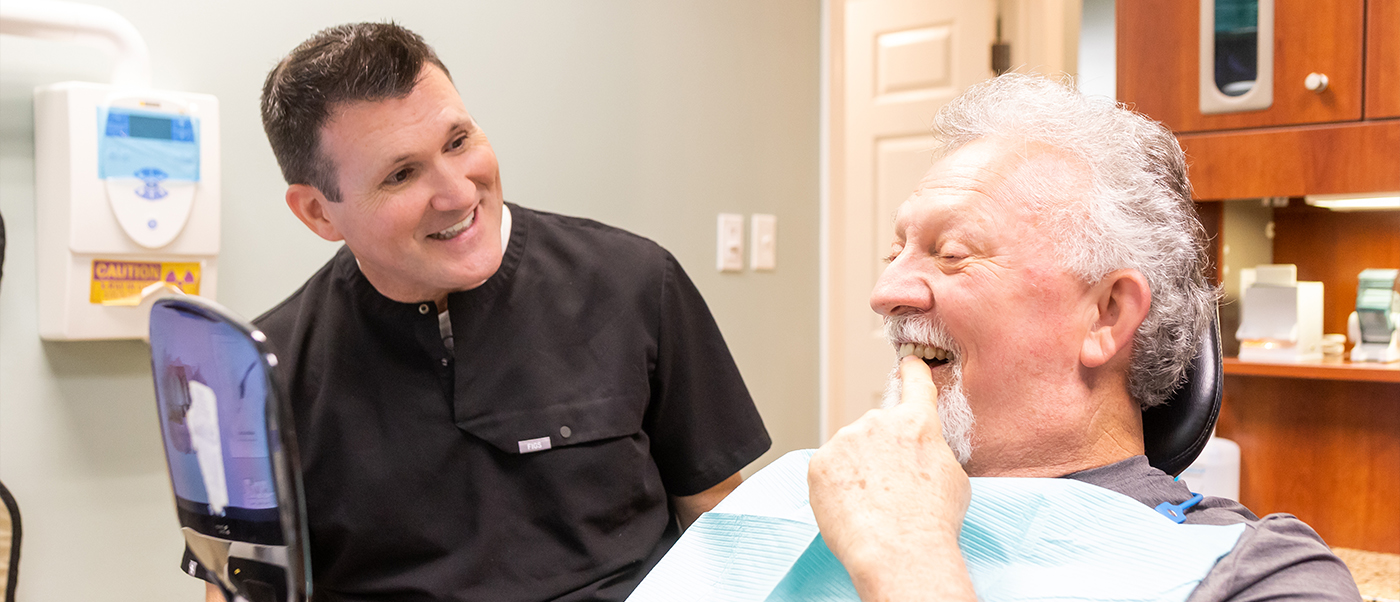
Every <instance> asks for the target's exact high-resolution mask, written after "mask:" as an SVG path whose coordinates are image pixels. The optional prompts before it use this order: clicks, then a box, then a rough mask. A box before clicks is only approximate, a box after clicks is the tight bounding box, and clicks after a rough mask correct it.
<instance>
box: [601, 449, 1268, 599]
mask: <svg viewBox="0 0 1400 602" xmlns="http://www.w3.org/2000/svg"><path fill="white" fill-rule="evenodd" d="M812 452H813V450H803V451H795V452H791V453H789V454H787V455H785V456H783V457H782V458H779V459H778V460H777V461H776V462H774V463H772V464H771V465H769V466H768V467H767V468H764V469H763V470H761V471H759V472H758V474H755V475H754V476H753V477H752V478H750V479H749V480H747V481H745V482H744V484H743V485H741V486H740V487H739V488H738V489H737V490H735V491H734V493H732V494H730V495H729V497H727V498H725V500H724V501H723V502H720V504H719V505H718V506H716V507H715V509H714V510H712V511H710V512H708V513H706V514H704V515H702V516H701V517H700V519H699V520H697V521H695V524H693V525H691V526H690V528H689V529H687V530H686V532H685V535H683V536H682V537H681V539H680V541H678V542H677V543H676V545H675V546H674V547H672V548H671V551H670V552H669V553H667V554H666V557H665V558H662V559H661V562H660V563H658V564H657V566H656V568H655V569H653V570H652V572H651V573H650V574H649V575H647V577H646V579H645V580H644V581H642V583H641V585H640V586H639V587H638V588H637V590H636V591H635V592H633V594H632V596H631V597H630V598H628V601H629V602H660V601H666V602H673V601H686V600H695V601H707V602H709V601H724V602H779V601H782V602H787V601H792V602H797V601H804V602H827V601H831V602H856V601H858V600H859V598H858V597H857V596H856V591H855V587H854V586H853V585H852V584H851V579H850V576H849V575H848V574H847V573H846V570H845V568H843V567H842V566H841V563H840V562H838V561H837V560H836V557H835V556H832V554H831V551H830V550H828V549H827V547H826V544H825V543H824V542H823V541H822V538H821V534H820V533H819V532H818V530H817V523H816V519H815V518H814V517H813V516H812V510H811V507H810V505H809V504H808V499H807V463H808V461H809V460H810V459H811V456H812ZM1244 528H1245V526H1244V525H1243V524H1236V525H1228V526H1214V525H1184V524H1177V523H1175V522H1173V521H1172V520H1171V519H1169V518H1167V517H1166V516H1163V515H1162V514H1159V513H1158V512H1156V511H1154V510H1153V509H1151V508H1148V507H1147V506H1145V505H1143V504H1142V503H1140V502H1138V501H1137V500H1134V499H1132V498H1129V497H1127V496H1125V495H1122V494H1119V493H1116V492H1113V491H1109V490H1107V489H1103V488H1101V487H1096V486H1094V485H1089V484H1087V483H1081V482H1079V481H1075V480H1072V479H1015V478H973V479H972V503H971V504H970V506H969V507H968V511H967V516H966V518H965V519H964V520H963V528H962V536H961V539H960V540H959V544H960V547H961V548H962V554H963V559H964V561H965V562H966V564H967V568H968V572H969V573H970V574H971V577H972V586H973V588H974V589H975V590H976V592H977V599H978V600H981V601H983V602H989V601H1009V600H1018V601H1020V600H1075V601H1088V600H1160V601H1175V602H1180V601H1184V600H1186V598H1187V597H1188V596H1189V595H1190V594H1191V592H1192V591H1193V590H1195V589H1196V586H1197V585H1199V584H1200V582H1201V579H1203V578H1205V576H1206V574H1207V573H1209V572H1210V570H1211V568H1213V567H1214V566H1215V563H1216V562H1217V561H1219V560H1220V558H1221V557H1223V556H1225V555H1226V554H1228V553H1229V552H1230V550H1231V549H1232V548H1234V546H1235V542H1236V541H1238V540H1239V537H1240V534H1241V533H1243V532H1244Z"/></svg>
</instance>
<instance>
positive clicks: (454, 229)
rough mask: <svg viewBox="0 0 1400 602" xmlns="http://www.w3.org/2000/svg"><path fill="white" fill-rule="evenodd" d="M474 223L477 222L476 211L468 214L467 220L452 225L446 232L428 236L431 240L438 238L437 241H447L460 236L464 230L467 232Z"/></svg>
mask: <svg viewBox="0 0 1400 602" xmlns="http://www.w3.org/2000/svg"><path fill="white" fill-rule="evenodd" d="M474 221H476V212H475V211H473V212H471V213H468V214H467V217H466V219H463V220H462V221H460V222H457V223H455V224H452V225H451V226H448V227H447V228H446V229H444V230H443V231H441V232H434V233H432V234H429V235H428V236H429V237H431V238H437V239H440V240H446V239H449V238H452V237H453V236H456V235H458V234H460V233H461V232H462V231H463V230H466V229H467V228H468V227H470V226H471V225H472V222H474Z"/></svg>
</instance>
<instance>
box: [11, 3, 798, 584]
mask: <svg viewBox="0 0 1400 602" xmlns="http://www.w3.org/2000/svg"><path fill="white" fill-rule="evenodd" d="M94 4H100V5H103V6H108V7H111V8H113V9H115V10H117V11H118V12H120V13H121V14H123V15H124V16H125V17H126V18H127V19H129V20H130V21H131V22H132V23H133V24H134V25H135V26H136V27H137V29H139V30H140V31H141V32H142V34H143V35H144V37H145V39H146V42H147V44H148V45H149V46H150V49H151V56H152V67H153V72H154V74H155V81H154V84H155V86H156V87H158V88H167V89H180V90H188V91H195V92H206V93H211V94H214V95H216V96H218V97H219V99H220V102H221V103H222V116H221V118H222V127H223V148H222V152H223V163H222V169H223V234H222V235H223V251H222V253H221V255H220V266H219V267H220V281H219V292H220V295H219V301H220V302H222V303H223V304H225V305H227V306H228V307H230V308H232V309H233V310H235V311H237V312H239V313H242V314H243V315H245V316H250V317H251V316H255V315H257V314H259V313H261V312H263V311H264V310H266V309H267V308H269V307H270V306H272V305H273V304H274V303H276V302H277V301H279V300H280V299H282V298H283V297H285V296H286V295H287V294H289V293H290V292H292V290H294V289H295V288H296V286H298V285H299V284H300V283H301V282H302V281H303V280H304V279H305V278H306V277H307V276H308V275H310V274H311V272H313V271H314V270H315V269H316V268H318V267H319V266H320V265H321V263H323V262H324V261H325V260H326V259H327V258H328V257H329V256H330V254H331V253H332V252H333V251H334V248H335V247H334V245H331V244H329V243H325V242H322V241H320V240H319V239H317V238H315V237H314V236H313V235H312V234H311V233H310V232H307V231H306V230H305V229H304V227H303V226H302V225H301V224H300V223H299V222H297V221H296V220H295V218H293V217H292V215H291V214H290V213H289V212H288V211H287V210H286V209H285V207H284V205H283V204H282V191H283V189H284V185H283V183H282V180H281V177H280V175H279V173H278V171H277V167H276V164H275V162H274V160H273V158H272V154H271V152H270V150H269V149H268V146H267V142H266V140H265V139H264V137H263V134H262V129H261V126H260V125H259V121H258V117H257V107H256V103H257V93H258V90H259V88H260V86H261V83H262V78H263V76H264V74H265V73H266V71H267V69H268V68H270V67H271V66H272V65H273V64H274V62H275V61H276V60H277V59H278V58H279V57H280V56H281V55H282V54H283V53H285V52H286V51H287V50H289V49H291V47H293V46H294V45H295V44H296V43H298V42H299V41H301V40H302V39H303V38H305V37H306V36H308V35H309V34H311V33H312V32H313V31H315V30H316V29H319V28H321V27H325V26H329V25H333V24H337V23H341V22H346V21H355V20H382V19H389V18H392V19H394V20H396V21H398V22H400V23H402V24H404V25H406V26H408V27H410V28H412V29H414V30H416V31H418V32H419V33H421V34H423V35H424V36H425V37H426V38H427V39H428V40H429V42H431V43H432V44H434V46H435V47H436V48H437V50H438V52H439V53H440V54H441V56H442V58H443V59H444V62H446V63H447V65H448V66H449V68H451V69H452V72H453V75H454V77H455V79H456V81H457V84H458V87H459V89H460V90H461V91H462V95H463V97H464V98H465V99H466V102H467V107H468V109H469V110H471V111H472V113H473V114H474V115H475V117H476V118H477V119H478V120H479V121H480V122H481V123H482V125H483V127H484V128H485V129H486V131H487V133H488V134H489V135H490V136H491V138H492V141H493V144H494V145H495V148H496V151H497V153H498V155H499V157H500V161H501V165H502V176H503V178H504V185H505V191H506V198H507V199H508V200H511V201H513V202H516V203H520V204H523V205H526V206H530V207H536V208H541V209H546V210H552V211H559V212H564V213H571V214H577V215H586V216H589V217H593V218H596V219H599V220H602V221H605V222H608V223H611V224H614V225H618V226H621V227H624V228H628V229H630V230H633V231H635V232H638V233H640V234H643V235H645V236H648V237H651V238H653V239H655V240H657V241H658V242H660V243H661V244H662V245H664V246H666V247H667V248H669V249H670V250H671V251H672V252H673V253H674V254H675V255H676V256H677V257H678V258H679V259H680V261H681V263H682V264H683V265H684V266H685V267H686V269H687V270H688V271H689V272H690V274H691V277H692V278H693V279H694V280H695V281H696V284H697V285H698V286H699V287H700V289H701V291H702V292H703V293H704V294H705V297H706V299H707V300H708V301H709V303H710V306H711V309H712V310H713V311H714V313H715V316H716V318H717V319H718V321H719V324H720V327H721V328H722V329H723V331H724V333H725V336H726V338H727V339H728V341H729V343H730V346H731V348H732V350H733V352H734V355H735V357H736V358H737V359H738V362H739V366H740V369H741V370H742V371H743V374H744V377H745V379H746V381H747V382H748V384H749V387H750V390H751V391H752V392H753V395H754V397H755V399H757V400H758V404H759V409H760V411H761V412H762V413H763V415H764V418H765V420H766V421H767V424H768V427H769V431H770V432H771V433H772V434H773V438H774V451H773V452H770V454H769V455H767V456H765V457H764V458H763V459H762V460H761V461H760V463H766V462H767V461H768V460H771V459H772V458H774V457H776V454H777V453H779V452H782V451H787V450H791V449H797V448H803V447H811V446H814V445H815V444H816V441H817V380H818V379H817V331H816V328H817V272H818V241H817V232H818V223H817V222H818V215H819V212H818V173H817V172H818V131H819V123H818V121H819V117H818V106H819V78H820V73H819V69H820V67H819V57H820V48H819V18H820V6H819V5H818V3H815V2H804V1H801V0H761V1H754V0H729V1H722V2H721V1H715V2H693V3H672V2H649V1H647V0H634V1H622V0H616V1H608V2H586V3H585V2H569V1H566V0H558V1H551V2H543V1H530V2H488V1H485V0H480V1H470V2H461V1H442V2H411V3H410V2H393V3H391V2H368V1H363V0H343V1H339V2H326V1H318V2H285V1H282V2H272V1H268V0H248V1H244V2H174V1H169V2H155V1H151V0H144V1H143V0H104V1H100V2H94ZM109 65H110V60H109V59H107V58H106V57H104V56H103V55H102V54H100V53H98V52H96V51H92V50H87V49H82V48H72V47H68V46H64V45H60V44H56V43H51V42H39V41H32V40H24V39H16V38H11V37H8V36H5V37H0V213H2V214H3V215H4V217H5V220H6V227H7V230H8V247H9V248H8V249H7V253H6V255H7V257H6V262H5V278H4V284H3V287H0V479H3V480H4V482H5V484H6V485H7V486H9V487H10V489H11V490H12V491H13V492H14V494H15V496H16V498H18V500H19V503H20V505H21V510H22V512H23V513H24V520H25V523H24V530H25V542H24V551H23V562H22V564H21V567H22V569H23V573H22V574H21V580H20V592H19V593H20V599H21V600H26V601H47V600H177V599H189V600H193V599H196V598H197V597H198V596H199V594H200V592H201V591H202V590H201V587H200V586H199V585H198V584H197V583H195V582H193V581H192V580H191V579H189V578H186V577H184V576H183V575H181V574H180V573H179V572H178V570H177V567H176V563H177V562H178V558H179V554H180V546H181V543H180V539H179V536H178V533H177V527H176V523H175V518H174V507H173V504H172V500H171V494H170V490H169V485H168V482H167V477H166V473H165V466H164V460H163V458H162V457H161V452H160V445H159V433H158V431H157V429H156V428H155V427H156V418H155V413H154V403H153V398H152V393H151V382H150V369H149V357H148V355H147V348H146V346H145V345H144V344H143V343H140V342H131V341H127V342H102V343H41V342H40V341H39V339H38V335H37V330H36V326H35V320H36V315H37V314H36V306H35V292H34V286H35V274H34V245H35V236H34V206H33V204H34V184H33V181H34V179H33V118H32V105H31V101H30V95H31V93H32V89H33V88H34V86H36V85H42V84H46V83H51V82H56V81H65V80H74V79H77V80H92V81H105V78H106V77H107V76H106V73H107V69H108V66H109ZM719 212H734V213H743V214H750V213H773V214H776V215H777V216H778V222H779V223H778V230H779V237H778V238H779V247H778V255H779V258H778V266H779V267H778V270H777V271H776V272H773V273H754V272H745V273H742V274H732V275H731V274H724V275H721V274H719V273H717V272H715V271H714V265H713V264H714V254H715V249H714V235H715V214H716V213H719Z"/></svg>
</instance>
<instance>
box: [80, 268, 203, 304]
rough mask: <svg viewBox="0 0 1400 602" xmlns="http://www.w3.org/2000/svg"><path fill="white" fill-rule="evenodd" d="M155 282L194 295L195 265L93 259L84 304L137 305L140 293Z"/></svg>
mask: <svg viewBox="0 0 1400 602" xmlns="http://www.w3.org/2000/svg"><path fill="white" fill-rule="evenodd" d="M157 283H162V284H164V285H165V286H170V287H174V288H176V289H179V291H180V292H182V293H185V294H187V295H198V294H199V263H198V262H192V263H163V262H145V261H113V260H108V259H96V260H93V262H92V287H91V292H90V294H89V295H88V301H89V302H91V303H97V304H101V305H138V304H140V303H141V296H142V294H143V291H145V290H146V288H147V287H150V286H151V285H154V284H157Z"/></svg>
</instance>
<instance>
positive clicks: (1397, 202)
mask: <svg viewBox="0 0 1400 602" xmlns="http://www.w3.org/2000/svg"><path fill="white" fill-rule="evenodd" d="M1305 198H1306V199H1307V202H1308V204H1309V205H1312V206H1314V207H1322V208H1324V209H1331V210H1333V211H1383V210H1387V209H1400V192H1373V193H1369V194H1310V195H1308V196H1307V197H1305Z"/></svg>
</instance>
